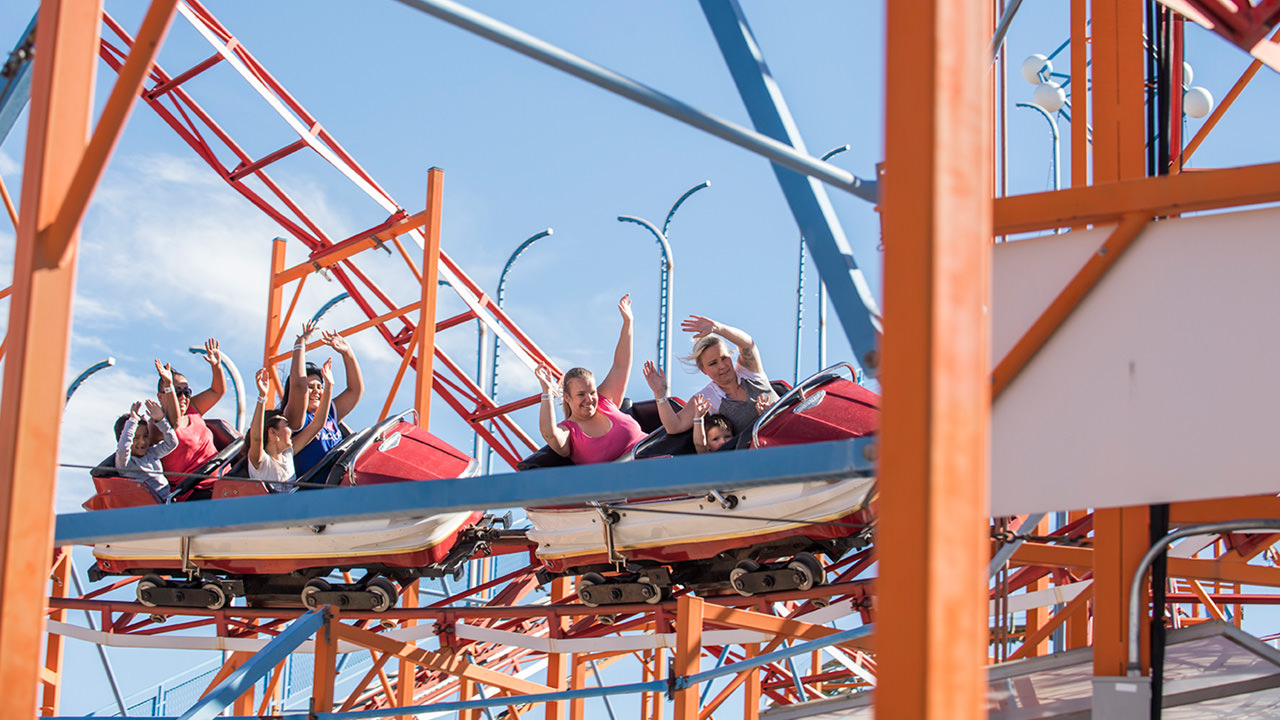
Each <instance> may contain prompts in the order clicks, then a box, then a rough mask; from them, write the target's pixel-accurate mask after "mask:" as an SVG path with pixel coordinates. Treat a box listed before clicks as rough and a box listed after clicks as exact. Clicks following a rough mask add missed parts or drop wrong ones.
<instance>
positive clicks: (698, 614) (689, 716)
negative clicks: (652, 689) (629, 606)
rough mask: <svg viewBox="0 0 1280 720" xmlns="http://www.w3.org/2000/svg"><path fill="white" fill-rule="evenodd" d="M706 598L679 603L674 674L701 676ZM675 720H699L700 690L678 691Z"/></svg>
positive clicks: (694, 687)
mask: <svg viewBox="0 0 1280 720" xmlns="http://www.w3.org/2000/svg"><path fill="white" fill-rule="evenodd" d="M704 605H705V603H704V601H703V599H702V598H700V597H697V596H694V595H681V596H680V599H679V600H677V601H676V649H675V659H674V662H673V663H672V665H671V669H672V674H673V675H675V676H676V677H679V678H686V677H688V676H690V675H696V674H698V671H700V670H701V669H702V668H701V661H702V616H703V606H704ZM674 700H675V710H674V712H673V713H672V717H673V718H674V720H698V700H699V698H698V686H697V685H689V686H687V687H679V686H677V687H676V691H675V697H674Z"/></svg>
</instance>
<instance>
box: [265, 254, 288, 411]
mask: <svg viewBox="0 0 1280 720" xmlns="http://www.w3.org/2000/svg"><path fill="white" fill-rule="evenodd" d="M288 244H289V243H288V241H287V240H285V239H284V238H279V237H278V238H275V239H274V240H272V241H271V281H270V283H268V287H267V335H266V339H264V340H263V342H262V367H264V368H271V367H272V363H271V358H272V356H274V355H275V354H276V353H277V352H279V350H280V341H281V340H282V339H283V337H284V328H283V327H281V326H280V310H281V306H282V305H283V303H284V287H283V286H281V285H280V282H279V277H280V273H282V272H284V262H285V251H286V250H287V248H288ZM284 381H285V382H289V378H288V377H286V378H285V380H284ZM275 394H276V388H275V384H274V383H272V384H270V385H268V386H267V403H268V404H270V403H271V402H272V401H273V400H274V398H275Z"/></svg>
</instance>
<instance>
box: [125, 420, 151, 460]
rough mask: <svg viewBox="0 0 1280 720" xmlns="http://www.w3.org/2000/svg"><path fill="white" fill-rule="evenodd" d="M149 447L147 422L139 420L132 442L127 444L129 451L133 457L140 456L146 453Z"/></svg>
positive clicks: (149, 437)
mask: <svg viewBox="0 0 1280 720" xmlns="http://www.w3.org/2000/svg"><path fill="white" fill-rule="evenodd" d="M149 447H151V433H150V432H149V428H148V426H147V424H146V423H145V422H140V423H138V428H137V429H136V430H135V431H134V436H133V444H132V445H130V446H129V453H130V454H131V455H133V456H134V457H142V456H143V455H146V454H147V448H149Z"/></svg>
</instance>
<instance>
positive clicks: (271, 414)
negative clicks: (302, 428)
mask: <svg viewBox="0 0 1280 720" xmlns="http://www.w3.org/2000/svg"><path fill="white" fill-rule="evenodd" d="M280 420H284V411H283V410H278V409H273V410H268V411H266V412H265V413H263V414H262V437H261V438H259V439H260V440H261V442H262V446H263V447H266V446H267V428H269V427H275V426H276V423H277V422H279V421H280Z"/></svg>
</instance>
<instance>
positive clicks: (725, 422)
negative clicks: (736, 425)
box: [702, 413, 734, 436]
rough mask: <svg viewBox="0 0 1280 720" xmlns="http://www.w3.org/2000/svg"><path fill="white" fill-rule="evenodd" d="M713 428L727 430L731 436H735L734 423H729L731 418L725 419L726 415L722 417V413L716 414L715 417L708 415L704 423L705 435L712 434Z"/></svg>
mask: <svg viewBox="0 0 1280 720" xmlns="http://www.w3.org/2000/svg"><path fill="white" fill-rule="evenodd" d="M712 428H720V429H722V430H725V431H727V432H728V433H729V435H731V436H732V435H733V434H734V432H733V423H731V422H729V418H727V417H725V416H724V415H721V414H720V413H716V414H714V415H708V416H707V419H706V420H704V421H703V424H702V431H703V432H704V433H709V432H711V430H712Z"/></svg>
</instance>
